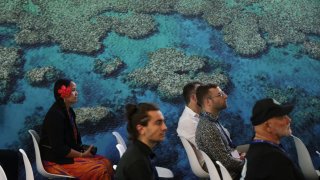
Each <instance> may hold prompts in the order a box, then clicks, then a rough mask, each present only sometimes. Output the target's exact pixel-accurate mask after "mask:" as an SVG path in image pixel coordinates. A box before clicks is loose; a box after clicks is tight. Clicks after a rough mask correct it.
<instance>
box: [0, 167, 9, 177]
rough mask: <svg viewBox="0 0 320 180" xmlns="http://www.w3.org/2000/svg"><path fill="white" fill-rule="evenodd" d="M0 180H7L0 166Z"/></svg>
mask: <svg viewBox="0 0 320 180" xmlns="http://www.w3.org/2000/svg"><path fill="white" fill-rule="evenodd" d="M0 179H1V180H7V176H6V173H5V172H4V170H3V168H2V166H1V165H0Z"/></svg>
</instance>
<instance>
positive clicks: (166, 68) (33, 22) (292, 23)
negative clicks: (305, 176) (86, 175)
mask: <svg viewBox="0 0 320 180" xmlns="http://www.w3.org/2000/svg"><path fill="white" fill-rule="evenodd" d="M0 12H1V13H0V64H1V66H0V131H1V134H0V148H11V149H16V150H17V149H18V148H23V149H25V150H26V151H27V154H28V156H29V158H30V159H31V161H32V162H34V150H33V145H32V140H31V137H30V135H29V134H28V133H27V130H28V129H34V130H36V131H38V132H40V128H41V127H40V126H41V123H42V120H43V118H44V115H45V113H46V112H47V110H48V108H49V107H50V105H51V104H52V103H53V102H54V98H53V90H52V89H53V83H54V82H55V80H57V79H58V78H61V77H67V78H71V79H73V80H74V81H75V82H76V83H77V87H78V92H79V102H78V103H77V104H76V105H75V109H76V114H77V123H78V125H79V128H80V132H81V134H82V137H83V142H84V143H86V144H94V145H96V146H97V147H98V153H99V154H101V155H104V156H106V157H108V158H109V159H111V160H112V162H113V163H114V164H117V162H118V161H119V154H118V152H117V150H116V147H115V145H116V140H115V138H114V137H113V136H112V134H111V132H112V131H118V132H120V134H122V135H123V136H124V137H126V119H125V117H124V105H125V104H126V103H129V102H130V103H138V102H143V101H147V102H154V103H157V104H158V105H159V106H160V108H161V111H162V112H163V114H164V116H165V118H166V124H167V126H168V132H167V136H166V140H165V141H164V142H162V143H161V144H159V145H158V146H157V147H156V149H155V151H156V154H157V155H158V156H157V164H158V166H163V167H167V168H169V169H171V170H172V171H173V173H174V175H175V179H197V178H196V177H195V176H194V175H193V173H192V172H191V169H190V166H189V163H188V159H187V156H186V153H185V151H184V149H183V147H182V144H181V142H180V140H179V138H178V137H177V133H176V128H177V123H178V119H179V116H180V114H181V113H182V110H183V108H184V102H183V100H182V97H181V93H182V87H183V86H184V85H185V84H186V83H188V82H190V81H194V80H198V81H202V82H204V83H209V82H210V83H217V84H219V85H220V87H222V89H223V90H224V91H225V92H226V93H227V94H228V108H227V109H226V110H224V111H223V113H222V114H221V119H222V123H223V124H224V125H225V126H226V127H227V128H228V129H229V131H230V133H231V136H232V139H233V140H234V142H235V144H244V143H249V142H250V139H251V137H252V135H253V132H252V126H251V124H250V116H251V109H252V106H253V105H254V102H255V101H256V100H258V99H261V98H264V97H272V98H275V99H277V100H278V101H279V102H281V103H287V102H288V103H294V104H295V109H294V111H293V112H292V113H291V117H292V129H293V134H294V135H296V136H298V137H300V138H301V139H302V140H303V142H304V143H305V144H306V145H307V148H308V150H309V152H310V154H311V156H312V160H313V162H314V165H315V167H317V168H318V167H319V166H320V157H319V156H318V155H317V154H316V153H315V151H316V150H318V151H319V150H320V141H319V139H320V95H319V94H320V74H319V72H320V1H319V0H271V1H270V0H197V1H194V0H153V1H151V0H150V1H149V0H2V1H1V2H0ZM284 144H285V147H286V149H287V150H288V152H289V153H290V156H292V158H293V159H295V161H296V154H295V148H294V146H293V142H292V139H291V138H286V139H285V140H284ZM21 172H22V175H20V176H23V172H24V170H21ZM34 172H35V173H36V174H35V176H36V179H41V176H40V175H39V174H38V173H37V172H36V169H35V166H34Z"/></svg>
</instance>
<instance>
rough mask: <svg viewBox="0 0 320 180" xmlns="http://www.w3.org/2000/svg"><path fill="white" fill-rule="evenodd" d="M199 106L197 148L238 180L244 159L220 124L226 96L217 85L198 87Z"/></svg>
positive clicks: (225, 104)
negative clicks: (219, 163)
mask: <svg viewBox="0 0 320 180" xmlns="http://www.w3.org/2000/svg"><path fill="white" fill-rule="evenodd" d="M196 95H197V100H198V103H199V105H200V106H201V109H202V111H201V113H200V121H199V123H198V126H197V130H196V143H197V145H198V148H199V149H200V150H202V151H203V152H205V153H206V154H207V155H208V156H209V157H210V159H211V160H212V161H213V162H215V161H220V162H221V163H222V164H223V165H224V166H225V167H226V168H227V170H228V171H229V173H230V175H231V176H232V178H233V179H239V178H240V173H241V170H242V166H243V164H244V161H243V159H244V157H243V156H239V153H238V152H237V151H236V150H235V149H234V148H235V146H234V145H233V144H232V141H231V139H230V137H229V132H228V131H227V130H226V129H225V128H224V127H223V126H222V125H221V124H220V122H219V121H220V120H219V114H220V111H222V110H224V109H226V108H227V98H228V96H227V94H225V93H224V92H223V91H222V90H221V89H220V87H219V86H218V85H216V84H207V85H203V86H199V87H198V89H197V92H196Z"/></svg>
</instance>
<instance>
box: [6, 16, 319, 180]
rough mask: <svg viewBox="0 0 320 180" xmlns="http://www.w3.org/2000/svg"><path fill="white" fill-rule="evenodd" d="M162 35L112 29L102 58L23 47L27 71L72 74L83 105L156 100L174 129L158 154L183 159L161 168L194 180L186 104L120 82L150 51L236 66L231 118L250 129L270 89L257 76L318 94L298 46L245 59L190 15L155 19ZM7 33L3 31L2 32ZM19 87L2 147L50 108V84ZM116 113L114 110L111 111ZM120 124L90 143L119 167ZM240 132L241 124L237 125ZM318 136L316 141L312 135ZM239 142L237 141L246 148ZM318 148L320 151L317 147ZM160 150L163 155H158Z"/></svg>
mask: <svg viewBox="0 0 320 180" xmlns="http://www.w3.org/2000/svg"><path fill="white" fill-rule="evenodd" d="M154 18H155V20H156V22H157V23H158V32H157V33H155V34H153V35H152V36H150V37H147V38H145V39H138V40H137V39H129V38H128V37H126V36H120V35H118V34H116V33H114V32H111V33H109V34H108V35H107V36H106V38H105V39H104V40H103V45H104V47H105V48H104V49H103V51H102V52H100V53H99V54H96V55H93V56H90V55H83V54H76V53H65V52H62V51H61V49H60V47H59V45H57V44H49V45H40V46H37V47H24V46H22V47H21V48H22V49H23V60H24V61H25V64H24V67H23V71H24V72H26V71H28V70H31V69H32V68H35V67H44V66H49V65H51V66H54V67H56V68H57V69H60V70H62V71H63V72H64V73H65V74H66V76H67V77H69V78H71V79H73V80H74V81H75V82H76V83H77V85H78V91H79V102H78V103H77V104H76V105H75V107H88V106H97V105H101V104H108V105H114V106H116V105H118V106H122V105H124V104H125V103H126V102H127V100H128V98H130V97H134V98H136V100H137V102H143V101H148V102H155V103H157V104H159V106H160V108H161V110H162V112H163V114H164V116H165V118H166V124H167V126H168V129H169V130H168V135H167V139H166V140H165V141H164V142H163V143H162V144H163V145H160V147H159V148H158V149H159V151H160V152H165V151H167V152H170V153H174V154H175V155H177V156H176V157H175V160H174V161H172V160H171V159H169V158H170V157H171V156H167V157H161V154H160V155H159V157H158V158H159V159H162V160H159V162H160V163H162V164H163V165H164V166H166V167H168V168H170V169H172V170H173V171H174V173H175V175H176V176H177V179H179V178H182V179H196V178H195V176H194V175H193V174H192V172H191V170H190V166H189V164H188V160H187V157H186V154H185V152H184V149H183V148H182V147H181V144H180V142H179V143H177V144H172V142H178V141H177V137H176V133H175V129H176V127H177V122H178V118H179V116H180V114H181V112H182V110H183V107H184V104H183V103H182V102H167V101H163V100H161V99H160V97H159V96H158V95H157V93H156V91H154V90H152V89H144V88H132V87H130V86H129V85H128V84H127V83H126V82H124V81H123V80H122V79H123V77H125V75H126V73H129V72H132V71H133V70H135V69H137V68H141V67H143V66H144V65H146V64H147V63H148V56H147V55H148V53H150V52H154V51H156V50H157V49H159V48H167V47H174V48H178V49H179V50H182V51H183V52H185V53H186V54H187V55H198V56H206V57H209V58H210V59H214V60H218V61H220V62H223V63H226V64H229V65H230V69H229V70H228V72H227V73H228V75H229V76H230V79H231V83H232V85H233V89H232V90H231V91H230V92H228V93H229V94H228V109H227V110H226V112H227V113H233V114H237V115H239V116H240V117H241V119H242V121H241V122H239V123H242V124H250V121H249V119H250V115H251V109H252V106H253V104H254V102H255V101H256V100H257V99H259V98H262V97H264V96H265V94H264V93H263V91H264V87H263V86H262V85H261V82H258V81H257V79H256V78H255V77H256V76H258V75H260V74H263V75H265V76H266V77H268V83H270V84H271V85H273V86H275V87H279V88H287V87H293V88H301V89H304V90H305V91H306V92H307V93H308V94H309V95H310V96H316V95H318V94H319V93H320V76H319V70H320V62H319V61H316V60H314V59H311V58H309V57H308V56H306V55H300V56H299V58H297V56H296V55H297V54H299V50H298V48H299V45H292V44H290V45H287V46H284V47H280V48H273V47H269V49H268V50H267V51H266V52H265V53H264V54H261V56H258V57H252V58H245V57H240V56H239V55H237V54H236V53H235V52H234V51H233V50H232V49H231V48H230V47H228V46H227V45H226V44H225V43H224V41H223V37H222V34H221V31H220V30H217V29H213V28H212V27H210V26H208V24H207V23H206V22H204V21H203V20H200V19H197V18H185V17H182V16H180V15H168V16H166V15H155V16H154ZM0 32H1V35H2V36H3V37H6V38H2V39H1V41H0V43H1V45H2V46H6V47H8V46H16V45H15V44H14V40H13V36H12V34H14V33H15V32H16V31H15V30H14V28H12V27H2V28H1V29H0ZM3 32H5V33H3ZM115 57H119V58H120V59H121V60H123V61H124V62H125V64H126V68H125V69H124V70H122V71H121V72H120V73H119V74H117V75H116V76H112V77H108V78H104V77H102V76H101V75H99V74H96V73H94V72H93V66H94V60H95V59H103V60H105V59H113V58H115ZM17 89H19V90H21V91H23V92H24V93H25V95H26V99H25V101H24V102H23V103H22V104H12V103H10V102H9V103H8V104H6V105H1V106H0V114H1V119H0V124H1V125H0V131H1V132H2V133H1V142H0V148H5V147H7V146H9V145H10V144H11V143H12V142H14V141H16V140H17V139H18V135H17V133H18V131H19V130H20V129H21V128H23V123H24V121H25V118H26V116H30V115H31V114H32V113H33V112H34V111H35V109H36V107H43V109H44V110H47V109H48V108H49V106H50V105H51V103H52V102H53V95H52V86H49V87H46V88H38V87H32V86H30V85H29V84H28V83H27V82H26V80H25V79H19V80H18V84H17ZM111 108H115V107H111ZM117 117H119V119H117V121H119V122H121V123H120V124H119V125H118V124H117V125H114V126H112V127H110V128H108V129H107V130H106V131H105V132H98V133H95V134H90V135H85V136H84V137H83V141H84V143H86V144H95V145H96V146H97V147H98V153H100V154H102V155H105V156H106V157H108V158H110V159H111V160H112V161H113V162H114V163H117V161H118V159H119V156H118V152H117V151H116V148H115V144H116V142H115V139H114V137H113V136H112V135H111V132H112V131H119V132H120V133H121V134H122V135H124V136H126V127H125V125H126V124H125V118H124V116H123V115H119V116H117ZM234 128H236V125H235V127H234ZM310 131H313V132H316V131H317V132H319V131H320V126H319V124H318V125H317V126H314V129H312V130H310ZM237 136H240V139H241V138H242V139H241V142H246V141H248V139H245V138H247V136H245V135H244V134H239V135H237ZM309 138H312V137H309ZM241 142H239V143H241ZM316 145H317V146H316V147H313V148H314V149H318V150H320V147H319V144H316ZM156 151H158V150H156ZM164 155H167V154H164ZM313 160H314V162H315V166H316V167H318V166H320V158H317V157H316V156H313Z"/></svg>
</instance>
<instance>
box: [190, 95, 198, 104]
mask: <svg viewBox="0 0 320 180" xmlns="http://www.w3.org/2000/svg"><path fill="white" fill-rule="evenodd" d="M190 99H191V100H192V101H194V102H197V96H196V94H195V93H193V94H191V98H190Z"/></svg>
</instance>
